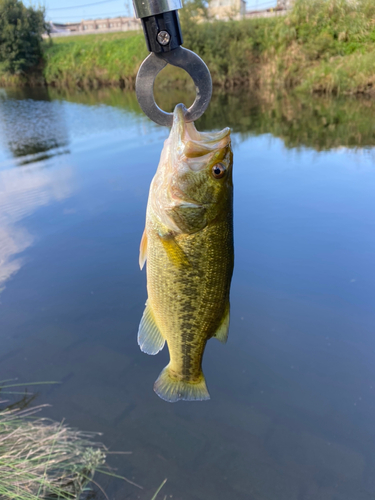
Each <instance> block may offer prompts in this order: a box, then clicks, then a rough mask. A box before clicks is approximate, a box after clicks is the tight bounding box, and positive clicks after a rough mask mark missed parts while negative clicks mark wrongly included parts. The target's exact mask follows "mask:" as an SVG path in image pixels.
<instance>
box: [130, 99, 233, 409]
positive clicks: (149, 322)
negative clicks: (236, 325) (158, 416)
mask: <svg viewBox="0 0 375 500" xmlns="http://www.w3.org/2000/svg"><path fill="white" fill-rule="evenodd" d="M180 106H181V105H180ZM191 136H193V139H194V140H195V142H196V144H197V150H198V153H199V155H200V156H198V157H197V156H194V155H195V154H196V153H195V150H194V149H193V148H192V143H191ZM188 141H189V155H191V156H190V157H189V156H186V155H185V154H184V147H183V146H184V144H186V143H187V142H188ZM202 152H203V154H201V153H202ZM190 158H193V161H194V164H193V167H194V169H193V168H192V166H191V165H192V164H191V163H190V164H189V161H190ZM218 160H220V165H221V166H222V167H223V168H224V171H225V178H224V179H215V178H214V177H213V175H212V168H213V166H215V165H217V163H218ZM199 161H200V163H199ZM231 169H232V152H231V149H230V136H229V130H228V129H225V130H224V131H223V132H218V133H216V134H215V133H210V134H207V133H199V132H197V131H196V129H195V127H194V125H193V124H185V122H184V116H183V113H182V108H181V107H179V106H177V107H176V110H175V113H174V125H173V127H172V130H171V134H170V137H169V139H168V140H167V141H166V143H165V146H164V150H163V153H162V155H161V161H160V164H159V167H158V171H157V173H156V175H155V177H154V179H153V182H152V184H151V187H150V195H149V202H148V207H147V215H146V227H145V233H144V237H143V238H142V244H141V258H140V262H141V263H142V262H143V261H144V259H145V258H146V257H147V291H148V301H147V306H146V310H145V313H144V315H143V318H142V321H141V325H140V329H139V333H138V342H139V344H140V346H141V349H142V350H144V351H145V352H147V353H149V354H156V353H157V352H158V351H159V350H160V349H161V348H162V347H163V346H164V342H165V341H166V342H167V345H168V349H169V354H170V363H169V365H168V366H167V367H166V368H165V369H164V370H163V371H162V373H161V374H160V376H159V378H158V380H157V381H156V383H155V387H154V388H155V391H156V392H157V394H158V395H159V396H160V397H161V398H163V399H165V400H167V401H177V400H178V399H186V400H201V399H209V394H208V391H207V387H206V383H205V379H204V375H203V372H202V358H203V353H204V350H205V346H206V343H207V341H208V340H209V339H210V338H211V337H213V336H217V337H218V338H219V340H222V341H225V340H226V336H227V330H228V325H229V291H230V282H231V277H232V271H233V223H232V206H233V196H232V190H233V187H232V170H231ZM176 193H177V195H176ZM208 200H210V202H208Z"/></svg>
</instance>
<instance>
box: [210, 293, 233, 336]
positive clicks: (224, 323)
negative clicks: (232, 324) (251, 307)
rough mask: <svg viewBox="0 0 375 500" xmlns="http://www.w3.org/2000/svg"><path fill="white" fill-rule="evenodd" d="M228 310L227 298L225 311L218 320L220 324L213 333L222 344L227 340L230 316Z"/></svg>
mask: <svg viewBox="0 0 375 500" xmlns="http://www.w3.org/2000/svg"><path fill="white" fill-rule="evenodd" d="M229 311H230V305H229V300H228V302H227V304H226V306H225V311H224V314H223V317H222V320H221V322H220V326H219V328H218V329H217V330H216V332H215V334H214V335H213V337H215V338H216V339H217V340H220V342H222V343H223V344H225V343H226V341H227V340H228V332H229V316H230V314H229Z"/></svg>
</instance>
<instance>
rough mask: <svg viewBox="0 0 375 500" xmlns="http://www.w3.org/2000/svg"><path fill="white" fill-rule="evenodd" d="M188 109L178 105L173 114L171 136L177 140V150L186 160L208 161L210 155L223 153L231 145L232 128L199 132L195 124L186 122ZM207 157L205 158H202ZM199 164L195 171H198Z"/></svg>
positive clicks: (194, 168)
mask: <svg viewBox="0 0 375 500" xmlns="http://www.w3.org/2000/svg"><path fill="white" fill-rule="evenodd" d="M186 111H187V110H186V107H185V106H184V105H183V104H177V106H176V107H175V109H174V112H173V126H172V131H171V135H172V136H173V137H174V140H175V144H174V145H175V148H176V151H178V153H179V154H182V155H183V156H184V157H185V158H186V159H192V160H194V159H197V160H198V162H199V159H202V160H208V159H209V157H210V155H214V154H215V153H216V152H218V151H220V150H221V151H223V150H224V149H225V148H226V147H227V146H228V145H229V143H230V132H231V131H230V128H228V127H226V128H224V129H223V130H221V131H219V132H198V130H197V129H196V128H195V125H194V123H193V122H189V123H188V122H186V121H185V115H186ZM202 157H205V158H202ZM198 162H197V164H194V167H193V170H198V169H199V168H198Z"/></svg>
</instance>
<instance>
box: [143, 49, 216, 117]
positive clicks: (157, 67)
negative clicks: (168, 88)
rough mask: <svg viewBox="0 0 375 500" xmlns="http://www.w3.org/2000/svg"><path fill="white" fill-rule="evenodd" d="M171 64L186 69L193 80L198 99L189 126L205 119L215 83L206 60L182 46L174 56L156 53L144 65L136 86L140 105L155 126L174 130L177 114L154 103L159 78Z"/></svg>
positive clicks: (188, 114) (172, 51) (172, 52)
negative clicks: (213, 83) (161, 72)
mask: <svg viewBox="0 0 375 500" xmlns="http://www.w3.org/2000/svg"><path fill="white" fill-rule="evenodd" d="M167 64H171V65H172V66H178V67H179V68H182V69H184V70H185V71H186V72H187V73H188V74H189V75H190V76H191V78H192V79H193V82H194V84H195V90H196V97H195V101H194V103H193V104H192V105H191V106H190V108H189V109H188V110H187V112H186V115H185V120H186V121H187V122H193V121H195V120H197V119H198V118H199V117H200V116H202V115H203V113H204V112H205V111H206V109H207V107H208V105H209V103H210V100H211V95H212V80H211V75H210V72H209V69H208V68H207V66H206V64H205V63H204V62H203V61H202V59H201V58H200V57H199V56H198V55H197V54H195V53H194V52H192V51H191V50H188V49H185V48H183V47H181V46H180V47H178V48H176V49H174V50H171V51H170V52H162V53H159V54H156V53H154V52H152V53H151V54H150V55H149V56H147V57H146V59H145V60H144V61H143V63H142V65H141V67H140V68H139V71H138V74H137V79H136V83H135V89H136V94H137V99H138V102H139V105H140V106H141V108H142V110H143V111H144V113H145V114H146V115H147V116H148V117H149V118H151V120H153V121H154V122H156V123H158V124H159V125H164V126H166V127H171V126H172V123H173V114H172V113H166V112H165V111H163V110H162V109H160V108H159V106H158V105H157V104H156V102H155V99H154V82H155V78H156V76H157V75H158V73H159V72H160V71H161V70H162V69H163V68H165V66H166V65H167Z"/></svg>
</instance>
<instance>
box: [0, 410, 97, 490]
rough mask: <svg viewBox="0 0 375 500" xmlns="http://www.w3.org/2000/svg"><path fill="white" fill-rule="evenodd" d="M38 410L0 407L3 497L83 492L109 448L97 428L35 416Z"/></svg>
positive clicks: (0, 469)
mask: <svg viewBox="0 0 375 500" xmlns="http://www.w3.org/2000/svg"><path fill="white" fill-rule="evenodd" d="M39 410H40V408H33V409H26V410H19V409H13V410H5V411H1V412H0V498H2V499H4V500H5V499H9V500H10V499H15V500H36V499H41V498H45V499H50V498H56V499H66V500H68V499H69V500H72V499H75V498H79V497H80V495H81V494H82V493H83V492H84V491H85V488H86V487H87V485H88V484H89V483H90V482H91V481H92V479H93V475H94V472H95V471H96V470H97V469H98V468H100V467H101V466H102V465H103V464H104V463H105V459H106V450H105V448H104V447H103V445H101V444H97V443H94V442H93V440H92V439H93V437H94V436H95V435H94V434H90V433H83V432H80V431H76V430H73V429H71V428H69V427H68V426H66V425H65V424H61V423H56V422H53V421H50V420H46V419H42V418H36V416H35V414H36V412H38V411H39Z"/></svg>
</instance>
